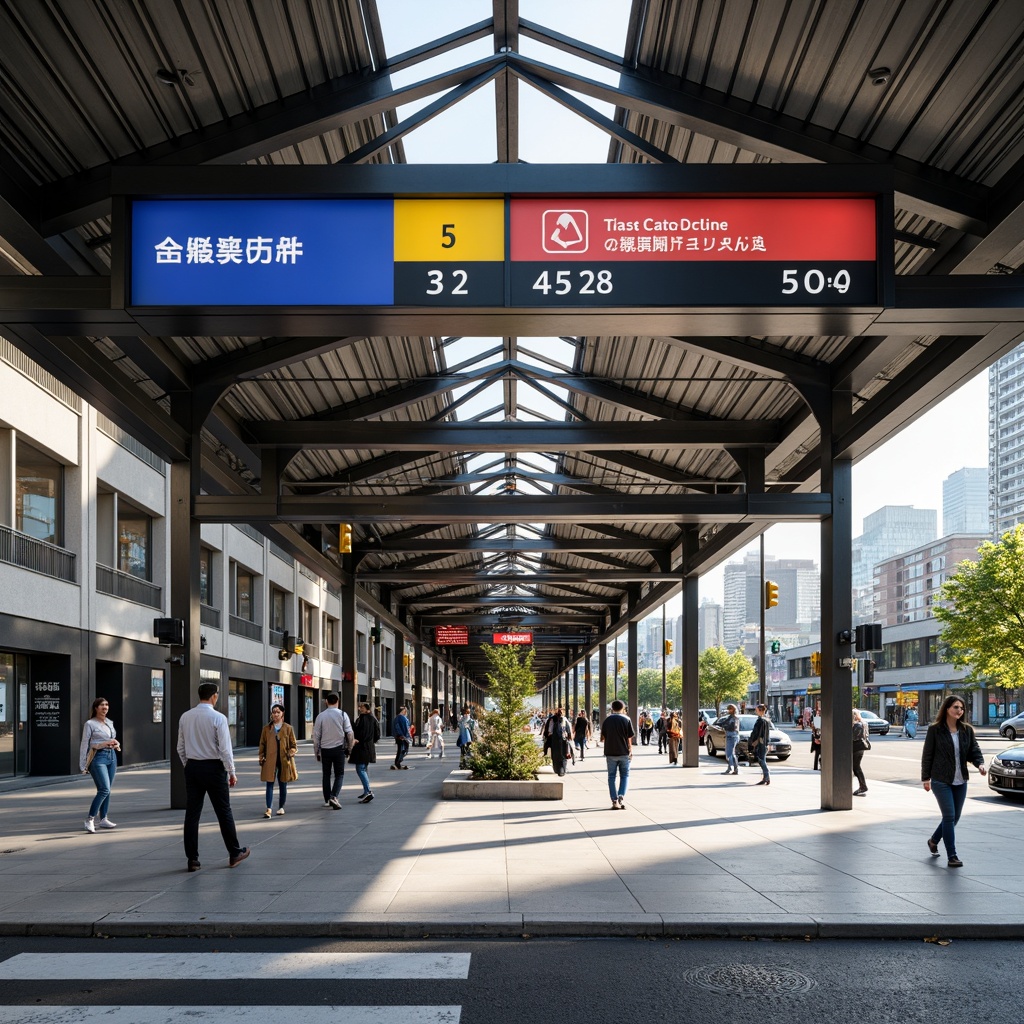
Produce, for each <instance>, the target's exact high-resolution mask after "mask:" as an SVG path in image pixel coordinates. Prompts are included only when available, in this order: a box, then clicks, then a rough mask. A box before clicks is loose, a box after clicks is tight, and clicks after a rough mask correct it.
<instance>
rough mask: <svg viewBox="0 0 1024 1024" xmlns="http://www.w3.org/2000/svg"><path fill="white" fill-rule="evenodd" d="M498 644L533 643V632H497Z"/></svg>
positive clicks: (496, 639)
mask: <svg viewBox="0 0 1024 1024" xmlns="http://www.w3.org/2000/svg"><path fill="white" fill-rule="evenodd" d="M494 643H496V644H532V643H533V633H495V634H494Z"/></svg>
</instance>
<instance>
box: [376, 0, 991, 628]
mask: <svg viewBox="0 0 1024 1024" xmlns="http://www.w3.org/2000/svg"><path fill="white" fill-rule="evenodd" d="M378 9H379V11H380V16H381V29H382V32H383V35H384V40H385V43H386V45H387V47H388V51H389V53H391V54H396V53H398V52H402V51H405V50H409V49H413V48H414V47H416V46H419V45H421V44H422V43H424V42H426V41H428V40H430V39H435V38H437V37H439V36H443V35H445V34H447V33H449V32H453V31H455V30H457V29H461V28H465V27H466V26H468V25H471V24H473V23H475V22H478V21H483V20H485V19H488V18H490V17H491V13H492V4H491V0H445V2H444V3H441V4H424V3H423V2H422V0H378ZM629 9H630V0H520V15H521V17H523V18H524V19H528V20H531V21H535V22H538V23H540V24H543V25H545V26H547V27H549V28H551V29H554V30H555V31H559V32H563V33H565V34H567V35H572V36H576V37H577V38H580V39H582V40H583V41H584V42H586V43H589V44H591V45H593V46H596V47H599V48H601V49H604V50H608V51H611V52H613V53H619V52H621V48H622V41H623V39H624V38H625V26H626V23H627V21H628V15H629ZM492 49H493V43H492V40H491V39H490V38H486V39H484V40H481V41H479V42H478V43H476V44H473V45H471V46H468V47H465V48H463V50H464V52H461V53H460V54H459V57H458V58H457V59H455V58H453V57H452V56H450V55H449V56H447V57H443V58H441V59H440V60H435V61H433V62H428V63H425V64H421V65H417V66H415V67H413V68H410V69H409V70H407V71H405V72H403V73H402V74H401V75H397V76H395V77H394V83H395V84H396V85H398V86H401V85H403V84H407V83H411V82H415V81H420V80H422V79H424V78H426V77H429V76H430V75H431V74H435V73H437V72H438V71H440V70H442V69H447V68H450V67H452V66H454V64H457V63H470V62H472V61H474V60H479V59H481V58H483V57H486V56H488V55H490V54H491V52H492ZM520 52H521V53H523V54H524V55H525V56H528V57H532V58H535V59H537V60H540V61H542V62H545V63H551V64H558V65H560V66H563V67H567V68H576V69H579V70H582V73H584V74H585V75H586V76H587V77H591V78H599V79H602V80H605V81H614V80H615V76H614V74H613V73H612V72H610V71H602V70H600V69H596V70H595V69H594V67H593V66H592V65H589V64H586V65H584V64H583V63H582V62H579V63H578V64H577V62H576V61H575V60H574V58H572V57H570V56H568V55H566V54H564V53H557V54H555V53H552V52H551V51H548V50H546V49H545V48H544V47H541V46H539V45H538V44H536V43H533V42H532V41H531V40H529V39H527V38H525V37H522V38H521V41H520ZM432 99H433V97H431V100H432ZM583 99H585V100H586V102H588V103H590V104H591V105H592V106H594V107H596V108H597V109H599V110H601V111H602V112H603V113H605V114H607V115H608V116H611V115H612V113H613V111H612V109H611V107H609V106H602V105H601V104H599V103H596V102H594V101H592V100H590V99H588V98H586V97H583ZM519 100H520V111H521V120H520V126H521V132H522V136H521V141H520V147H521V150H520V157H521V159H523V160H524V161H527V162H530V163H547V164H552V163H554V164H557V163H577V164H579V163H606V162H607V158H608V136H607V135H605V133H604V132H602V131H601V130H600V129H598V128H595V127H594V126H593V125H590V124H589V123H587V122H585V121H583V120H582V118H579V117H577V116H576V115H574V114H571V113H569V112H567V111H565V110H564V109H563V108H562V107H560V106H559V105H557V104H555V103H554V102H553V101H551V100H550V99H548V98H547V97H544V96H541V95H539V94H538V93H537V92H536V91H535V90H534V89H532V88H530V87H529V86H528V85H526V84H522V83H521V84H520V87H519ZM428 102H430V100H424V101H423V102H422V103H420V104H418V105H410V106H406V107H402V108H400V110H399V116H400V118H401V119H404V118H405V117H407V116H409V114H411V113H412V112H413V111H414V110H416V109H417V108H418V107H421V106H425V105H426V104H427V103H428ZM467 123H471V124H474V128H473V130H471V131H467ZM493 126H494V119H493V86H492V85H490V84H488V85H486V86H484V87H483V88H482V89H480V90H479V91H478V92H477V93H476V94H474V95H472V96H470V97H468V98H467V99H465V100H463V101H462V102H460V103H459V104H458V105H457V107H456V108H455V109H454V110H452V111H449V112H446V113H442V114H441V115H440V116H438V117H436V118H435V119H433V120H431V121H429V122H427V123H426V124H425V125H423V126H421V127H420V128H418V129H417V130H416V131H415V132H413V133H411V134H410V135H409V136H407V138H406V139H405V141H404V146H405V151H406V157H407V160H408V162H409V163H414V164H417V163H439V164H443V163H492V162H493V161H494V160H495V159H496V157H497V153H496V145H495V132H494V127H493ZM474 340H476V341H479V343H480V345H481V347H484V346H486V345H489V344H493V339H474ZM528 344H532V345H533V347H535V348H541V347H542V346H543V342H541V341H538V340H534V341H531V342H529V343H528ZM987 384H988V381H987V374H986V373H984V372H982V373H981V374H979V375H978V376H976V377H975V378H974V379H973V380H971V381H969V382H968V383H967V384H965V385H964V386H963V387H961V388H960V389H959V390H958V391H957V392H956V393H954V394H953V395H951V396H950V397H948V398H947V399H946V400H945V401H943V402H941V403H940V404H938V405H937V406H935V407H934V408H933V409H931V410H930V411H929V412H928V413H926V414H925V415H924V416H922V417H920V418H919V419H918V420H917V421H916V422H915V423H913V424H912V425H911V426H910V427H908V428H907V429H905V430H904V431H903V432H902V433H900V434H899V435H897V436H896V437H895V438H893V439H892V440H890V441H889V442H888V443H887V444H885V445H883V446H882V447H881V448H879V449H878V450H877V451H876V452H874V453H872V454H871V455H869V456H868V457H867V458H865V459H863V460H861V461H860V462H859V463H857V464H856V465H855V466H854V468H853V533H854V536H857V535H858V534H860V533H861V530H862V522H863V519H864V517H865V516H867V515H869V514H870V513H871V512H874V511H875V510H877V509H879V508H881V507H882V506H884V505H913V506H914V507H915V508H919V509H922V508H932V509H936V510H938V512H939V528H940V530H941V522H942V520H941V516H942V481H943V480H944V479H945V478H946V477H948V476H949V475H950V474H951V473H953V472H955V471H956V470H958V469H961V468H963V467H964V466H972V467H979V466H982V467H983V466H987V464H988V392H987ZM530 402H531V404H532V405H534V406H538V405H540V403H539V401H538V400H536V399H535V398H534V397H533V396H532V395H531V396H530ZM467 411H468V410H465V409H464V410H463V411H462V415H465V414H466V412H467ZM541 411H542V412H544V411H546V410H543V409H542V410H541ZM819 536H820V531H819V527H818V526H817V525H816V524H814V525H806V526H801V525H792V524H781V525H779V526H775V527H772V528H771V529H770V530H769V531H768V532H767V533H766V535H765V553H766V554H767V555H774V556H776V557H779V558H812V559H814V560H815V561H816V562H819V563H820V560H821V559H820V539H819ZM755 547H756V545H755ZM739 559H742V552H740V553H738V554H737V555H736V556H734V558H733V559H732V560H739ZM722 579H723V566H719V567H718V568H717V569H715V570H713V571H711V572H709V573H707V574H706V575H705V576H704V577H703V578H702V579H701V585H700V595H701V598H702V599H703V598H704V597H708V598H710V599H711V600H715V601H718V602H721V600H722ZM680 610H681V603H680V600H679V599H678V598H677V599H675V600H674V601H672V602H670V603H669V614H672V615H678V614H679V613H680Z"/></svg>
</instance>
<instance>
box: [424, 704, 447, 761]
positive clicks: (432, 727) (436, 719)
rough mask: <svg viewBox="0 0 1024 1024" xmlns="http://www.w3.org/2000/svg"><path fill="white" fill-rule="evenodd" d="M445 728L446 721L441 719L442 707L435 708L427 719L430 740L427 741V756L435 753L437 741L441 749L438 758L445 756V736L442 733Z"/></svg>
mask: <svg viewBox="0 0 1024 1024" xmlns="http://www.w3.org/2000/svg"><path fill="white" fill-rule="evenodd" d="M443 729H444V722H443V721H442V720H441V709H440V708H434V710H433V711H431V712H430V718H428V719H427V736H428V740H429V742H428V743H427V757H430V755H431V754H432V753H433V751H434V744H435V743H436V744H437V747H438V750H439V753H438V755H437V757H438V760H440V759H441V758H442V757H444V737H443V736H442V735H441V732H442V730H443Z"/></svg>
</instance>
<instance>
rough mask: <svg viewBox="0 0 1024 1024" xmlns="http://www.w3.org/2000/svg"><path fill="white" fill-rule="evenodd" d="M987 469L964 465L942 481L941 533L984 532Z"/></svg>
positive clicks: (985, 524)
mask: <svg viewBox="0 0 1024 1024" xmlns="http://www.w3.org/2000/svg"><path fill="white" fill-rule="evenodd" d="M988 532H989V526H988V469H987V468H986V467H984V466H981V467H976V466H965V467H964V468H963V469H958V470H957V471H956V472H955V473H950V475H949V476H947V477H946V479H945V480H943V481H942V535H943V536H944V537H949V536H952V535H953V534H958V533H981V534H987V533H988Z"/></svg>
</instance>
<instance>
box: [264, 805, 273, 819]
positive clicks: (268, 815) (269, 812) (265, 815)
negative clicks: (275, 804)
mask: <svg viewBox="0 0 1024 1024" xmlns="http://www.w3.org/2000/svg"><path fill="white" fill-rule="evenodd" d="M270 814H271V811H270V808H269V807H268V808H267V809H266V810H265V811H264V812H263V817H264V818H269V817H270Z"/></svg>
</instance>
